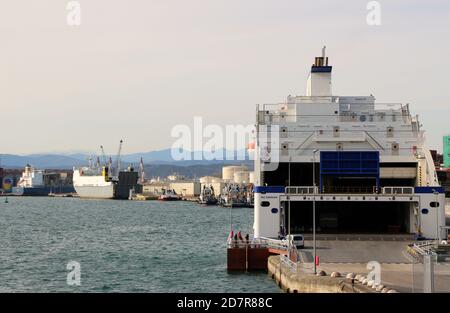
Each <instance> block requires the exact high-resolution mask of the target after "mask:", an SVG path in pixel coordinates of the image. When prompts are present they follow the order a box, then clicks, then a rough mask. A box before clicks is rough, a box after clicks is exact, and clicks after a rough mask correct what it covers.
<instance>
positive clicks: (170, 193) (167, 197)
mask: <svg viewBox="0 0 450 313" xmlns="http://www.w3.org/2000/svg"><path fill="white" fill-rule="evenodd" d="M158 200H161V201H179V200H181V196H179V195H178V194H177V193H176V192H175V190H173V189H167V190H166V189H163V194H162V195H160V196H159V197H158Z"/></svg>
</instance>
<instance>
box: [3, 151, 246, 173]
mask: <svg viewBox="0 0 450 313" xmlns="http://www.w3.org/2000/svg"><path fill="white" fill-rule="evenodd" d="M220 152H222V155H223V156H224V157H225V156H226V152H227V151H225V150H220ZM236 153H237V152H234V153H233V154H234V155H235V156H236ZM189 154H190V155H191V158H193V157H194V152H189ZM239 156H244V157H245V160H238V161H226V160H211V161H208V160H187V161H176V160H174V159H173V158H172V154H171V149H164V150H157V151H149V152H143V153H133V154H125V155H123V156H122V157H121V159H122V162H123V164H124V166H126V165H127V164H134V165H135V166H137V164H138V163H139V162H140V159H141V157H142V158H143V160H144V164H151V165H175V166H180V167H183V166H195V165H214V166H223V165H224V164H242V163H251V162H249V161H248V160H249V157H248V154H247V153H246V151H240V153H239ZM108 157H109V156H108ZM88 158H89V155H88V154H83V153H77V154H68V155H64V154H30V155H13V154H0V167H5V168H23V167H25V165H27V164H30V165H32V166H34V167H36V168H41V169H70V168H72V167H74V166H83V165H87V163H88V161H87V160H88ZM235 159H236V158H235ZM94 162H95V160H94ZM162 168H163V167H162ZM199 170H200V168H199Z"/></svg>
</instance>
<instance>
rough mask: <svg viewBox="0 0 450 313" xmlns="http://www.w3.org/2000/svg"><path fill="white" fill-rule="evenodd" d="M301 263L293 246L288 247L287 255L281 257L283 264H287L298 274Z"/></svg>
mask: <svg viewBox="0 0 450 313" xmlns="http://www.w3.org/2000/svg"><path fill="white" fill-rule="evenodd" d="M299 261H300V257H299V254H298V250H297V247H296V246H295V245H291V246H290V247H288V254H287V255H284V254H283V255H281V262H283V263H284V264H286V265H287V266H288V267H289V268H290V269H291V270H292V271H294V272H297V268H298V263H299Z"/></svg>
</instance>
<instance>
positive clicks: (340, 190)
mask: <svg viewBox="0 0 450 313" xmlns="http://www.w3.org/2000/svg"><path fill="white" fill-rule="evenodd" d="M285 194H286V195H314V194H383V195H413V194H414V187H411V186H385V187H382V188H381V190H379V189H378V188H377V186H368V187H355V186H332V187H326V186H325V187H324V188H323V190H322V191H320V190H319V188H318V187H317V186H287V187H285Z"/></svg>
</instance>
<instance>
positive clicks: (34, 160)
mask: <svg viewBox="0 0 450 313" xmlns="http://www.w3.org/2000/svg"><path fill="white" fill-rule="evenodd" d="M27 164H31V165H32V166H34V167H37V168H42V169H55V168H61V169H65V168H72V167H74V166H81V165H83V164H86V161H84V160H79V159H75V158H73V157H70V156H64V155H53V154H32V155H23V156H22V155H13V154H0V167H5V168H23V167H25V165H27Z"/></svg>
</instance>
